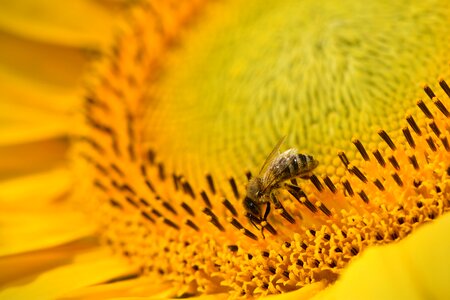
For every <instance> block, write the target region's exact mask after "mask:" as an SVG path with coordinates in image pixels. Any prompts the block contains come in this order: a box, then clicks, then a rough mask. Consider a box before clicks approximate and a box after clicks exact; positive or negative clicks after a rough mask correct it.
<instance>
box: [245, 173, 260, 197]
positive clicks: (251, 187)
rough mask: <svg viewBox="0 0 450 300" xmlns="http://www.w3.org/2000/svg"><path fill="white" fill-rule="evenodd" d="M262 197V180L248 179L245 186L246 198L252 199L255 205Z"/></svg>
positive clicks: (256, 178) (257, 178)
mask: <svg viewBox="0 0 450 300" xmlns="http://www.w3.org/2000/svg"><path fill="white" fill-rule="evenodd" d="M262 196H263V193H262V180H261V178H259V177H254V178H252V179H250V181H249V182H248V186H247V198H250V199H253V200H254V202H255V203H257V202H259V201H258V200H259V199H261V197H262Z"/></svg>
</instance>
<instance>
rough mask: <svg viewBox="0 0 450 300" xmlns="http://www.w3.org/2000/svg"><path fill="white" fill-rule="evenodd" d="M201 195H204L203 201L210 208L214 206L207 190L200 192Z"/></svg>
mask: <svg viewBox="0 0 450 300" xmlns="http://www.w3.org/2000/svg"><path fill="white" fill-rule="evenodd" d="M200 196H202V199H203V202H205V204H206V206H207V207H209V208H212V205H211V201H209V198H208V195H207V194H206V192H205V191H202V192H201V193H200Z"/></svg>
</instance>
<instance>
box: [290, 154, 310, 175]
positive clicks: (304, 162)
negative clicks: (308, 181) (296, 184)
mask: <svg viewBox="0 0 450 300" xmlns="http://www.w3.org/2000/svg"><path fill="white" fill-rule="evenodd" d="M317 164H318V163H317V161H316V160H315V159H314V158H313V157H312V156H311V155H305V154H296V155H295V156H293V157H291V159H290V163H289V164H288V165H287V168H286V169H285V174H284V176H283V177H286V178H294V177H299V176H302V175H305V174H307V173H309V172H310V171H312V170H313V169H314V168H315V167H317Z"/></svg>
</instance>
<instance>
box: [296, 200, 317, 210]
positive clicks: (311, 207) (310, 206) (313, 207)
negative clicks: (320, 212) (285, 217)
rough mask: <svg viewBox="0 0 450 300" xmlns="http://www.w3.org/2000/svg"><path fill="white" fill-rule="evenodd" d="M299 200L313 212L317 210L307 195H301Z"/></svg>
mask: <svg viewBox="0 0 450 300" xmlns="http://www.w3.org/2000/svg"><path fill="white" fill-rule="evenodd" d="M299 202H300V203H301V204H303V205H305V206H306V207H307V208H308V209H309V210H310V211H311V212H312V213H316V212H317V208H316V207H315V206H314V204H312V203H311V201H309V199H308V198H306V197H300V199H299Z"/></svg>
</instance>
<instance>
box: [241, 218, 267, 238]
mask: <svg viewBox="0 0 450 300" xmlns="http://www.w3.org/2000/svg"><path fill="white" fill-rule="evenodd" d="M246 217H247V218H248V220H249V221H250V223H252V225H253V226H254V227H255V228H256V229H257V230H260V231H261V235H262V237H263V239H265V238H266V237H265V236H264V233H263V230H264V226H263V225H261V220H260V219H259V218H257V217H256V216H254V215H252V214H251V213H247V215H246ZM258 225H259V226H260V227H258Z"/></svg>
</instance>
